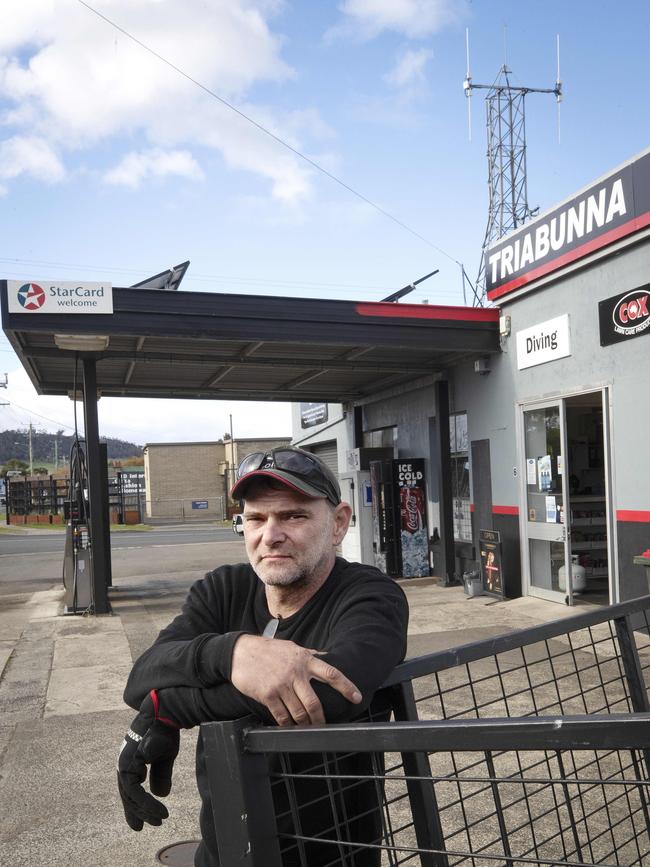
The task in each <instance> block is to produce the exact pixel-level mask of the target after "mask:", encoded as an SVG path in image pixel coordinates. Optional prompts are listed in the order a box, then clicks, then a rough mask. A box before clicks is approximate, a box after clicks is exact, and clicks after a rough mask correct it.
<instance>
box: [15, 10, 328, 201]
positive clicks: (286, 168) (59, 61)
mask: <svg viewBox="0 0 650 867" xmlns="http://www.w3.org/2000/svg"><path fill="white" fill-rule="evenodd" d="M93 5H94V6H95V7H96V8H97V9H98V11H99V12H101V13H103V14H106V16H107V17H108V18H110V19H111V20H112V21H114V22H115V23H116V24H118V25H119V26H120V27H123V28H124V29H125V30H127V31H128V32H129V33H132V34H133V35H134V36H135V37H137V38H138V39H139V40H141V41H142V42H143V43H145V44H146V45H148V46H150V47H151V48H152V49H153V50H155V51H156V52H157V53H158V54H160V55H161V56H162V57H164V58H166V59H167V60H168V61H169V62H170V63H173V64H174V65H176V66H177V67H179V68H180V69H182V70H184V71H185V72H186V73H187V75H189V76H191V77H192V78H193V79H195V80H196V81H198V82H200V83H201V84H203V85H205V87H207V88H209V89H210V90H212V91H214V92H215V93H217V94H219V95H220V96H222V97H224V98H226V99H228V100H229V101H231V102H233V103H234V104H236V105H237V106H238V107H242V108H243V110H245V111H247V113H249V114H251V115H252V116H253V117H254V118H256V119H260V120H261V122H262V123H263V124H264V125H266V126H269V127H270V128H271V129H273V130H274V131H275V132H276V133H277V134H278V135H280V136H284V135H289V136H291V137H292V141H293V143H294V144H295V145H296V146H297V147H300V148H301V149H302V148H303V147H304V146H305V145H304V140H305V139H310V138H311V139H314V138H316V139H320V138H322V137H327V128H326V126H325V125H324V124H323V122H322V120H321V119H320V117H319V115H318V113H317V112H315V111H314V110H312V109H309V108H306V109H304V110H302V111H298V112H295V113H294V114H293V115H292V114H289V115H288V116H287V117H283V116H279V115H278V114H276V113H274V112H272V111H271V110H270V109H266V108H265V107H264V106H260V105H258V104H256V103H254V102H252V103H251V102H248V103H247V100H246V97H247V94H249V93H250V91H251V89H252V88H253V87H254V86H255V85H256V84H259V83H266V84H268V83H275V84H280V83H282V82H284V81H286V80H288V79H290V78H291V77H292V76H293V74H294V73H293V70H292V69H291V68H290V66H289V65H288V64H287V63H286V62H285V61H284V60H283V58H282V56H281V50H282V39H281V37H280V36H278V35H277V34H275V33H274V32H273V31H272V29H271V26H270V22H271V20H272V15H273V14H274V13H275V12H277V10H278V9H279V8H280V7H281V4H280V3H279V2H277V0H211V2H210V3H205V2H204V0H93ZM0 19H1V23H2V26H1V27H0V53H1V54H2V55H4V60H0V101H1V102H0V105H2V106H3V111H0V124H1V125H2V126H4V127H7V128H10V129H12V130H13V132H14V133H15V135H20V136H23V137H29V138H32V139H40V140H42V141H43V140H45V139H47V141H48V142H49V143H50V149H51V151H52V154H56V153H58V154H59V155H60V157H61V156H62V155H68V154H73V153H74V152H75V151H78V150H81V149H90V148H91V147H93V146H95V145H97V144H99V143H104V142H106V141H109V142H110V143H111V144H116V145H117V146H118V147H119V145H120V144H121V142H122V141H123V140H124V139H125V138H128V139H130V142H131V143H130V147H129V149H131V148H132V141H133V137H135V136H137V137H138V138H139V139H140V140H141V141H143V142H144V144H145V147H144V148H142V151H146V150H148V148H147V147H146V145H149V146H150V148H160V149H161V150H167V151H179V150H186V151H187V152H188V156H189V158H190V160H192V159H193V160H195V159H196V158H195V156H194V155H193V154H192V152H191V150H192V149H193V148H195V147H201V146H203V147H205V146H207V147H210V148H214V149H216V150H218V151H219V152H220V153H221V154H222V156H223V158H224V160H225V162H226V163H227V164H228V165H229V166H231V167H232V168H236V169H243V170H246V171H251V172H254V173H256V174H259V175H261V176H263V177H265V178H268V179H270V181H271V184H272V190H273V194H274V195H275V196H276V197H278V198H280V199H286V200H292V199H296V198H300V197H303V196H305V195H306V194H307V191H308V190H309V186H310V181H309V178H310V173H309V171H308V170H307V169H306V168H305V167H304V166H303V165H301V164H300V162H299V160H298V159H297V158H296V157H294V156H292V155H291V154H289V153H288V152H286V151H284V150H283V149H282V147H281V146H280V145H279V144H277V143H274V142H272V141H271V140H270V139H269V138H268V137H267V136H265V135H264V133H262V132H261V131H259V130H256V129H254V128H253V127H252V126H250V124H247V123H246V122H245V121H244V120H243V119H242V118H241V117H239V116H237V115H236V114H235V113H234V112H232V111H230V110H229V109H227V108H226V107H225V106H223V105H222V104H220V103H219V102H217V101H216V100H215V99H214V98H212V97H211V96H210V95H209V94H208V93H206V92H205V91H203V90H201V89H200V88H199V87H197V86H196V85H195V84H193V83H192V82H190V81H188V80H187V79H186V78H184V77H183V76H182V75H180V74H179V73H178V72H177V71H175V70H174V69H171V68H170V67H169V66H168V65H166V64H165V63H163V62H162V61H161V60H160V59H158V58H157V57H154V56H153V55H152V54H151V53H149V52H147V51H146V50H145V49H143V48H142V47H141V46H139V45H137V44H135V43H134V42H133V41H132V40H131V39H129V38H128V37H127V36H125V35H123V34H121V33H119V32H118V31H117V30H116V29H114V28H112V27H111V26H110V25H108V24H107V23H106V22H105V21H102V20H101V19H100V18H98V17H97V16H96V15H94V14H93V13H91V12H89V11H88V10H87V9H85V8H84V7H83V6H82V5H81V4H79V3H70V2H69V3H58V2H55V0H29V2H25V0H2V12H1V13H0ZM150 148H149V149H150ZM125 159H126V160H127V161H128V160H130V161H131V162H130V163H128V165H127V166H126V169H125V171H126V170H128V169H129V168H130V169H131V171H130V174H131V176H132V177H134V176H135V175H137V168H136V166H135V162H134V157H133V156H132V155H129V156H127V157H125ZM154 162H155V161H154ZM154 162H152V161H151V160H149V166H148V168H147V169H146V170H143V169H141V173H140V180H144V179H146V178H147V177H152V176H154V175H156V174H160V173H159V172H156V171H155V169H154ZM52 165H53V166H54V165H55V163H54V162H53V163H52ZM158 165H160V160H158ZM141 166H142V164H141ZM197 168H198V166H197V165H196V163H194V165H192V164H191V163H189V162H188V163H187V165H186V166H185V169H186V170H185V171H183V170H181V171H174V170H170V171H167V172H166V174H176V175H178V174H181V175H184V176H188V177H192V178H196V177H197V171H196V169H197ZM113 171H115V169H114V170H113ZM55 175H56V172H54V171H52V172H51V173H50V179H56V177H55ZM118 176H119V173H118ZM58 177H59V178H60V177H62V173H61V172H59V175H58Z"/></svg>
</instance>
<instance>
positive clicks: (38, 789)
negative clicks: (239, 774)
mask: <svg viewBox="0 0 650 867" xmlns="http://www.w3.org/2000/svg"><path fill="white" fill-rule="evenodd" d="M213 551H214V549H213ZM242 552H243V546H242V545H241V543H240V542H238V541H236V540H234V541H233V542H231V543H224V546H223V552H222V561H223V562H228V561H230V562H232V561H233V560H236V559H242ZM142 553H143V554H144V552H142ZM148 556H149V557H150V556H151V555H150V554H149V555H148ZM193 556H194V558H195V559H194V561H193V562H191V563H190V562H188V567H189V568H187V569H186V570H184V571H183V570H178V571H175V572H173V573H172V574H167V572H163V570H162V569H160V570H158V571H153V569H154V568H155V567H154V565H153V564H152V562H151V560H150V561H149V571H148V572H147V571H146V563H145V561H143V560H140V559H136V560H134V561H132V565H134V566H135V565H137V568H134V569H133V573H134V574H131V575H129V574H126V573H127V572H128V569H127V568H126V564H124V565H123V567H122V568H121V569H120V570H119V580H118V581H117V582H116V583H117V584H118V588H119V589H116V590H114V591H112V592H111V602H112V605H113V614H112V615H110V616H104V617H66V616H63V615H62V609H63V601H62V595H63V594H62V591H61V589H59V588H58V586H56V584H55V585H54V586H53V588H50V589H47V590H42V591H38V592H34V593H27V594H20V593H15V594H10V595H6V596H4V597H0V669H1V674H0V864H2V865H3V867H4V865H6V867H41V865H43V867H76V865H91V867H109V865H110V867H153V865H155V864H156V863H157V862H156V859H155V855H156V852H157V851H158V850H160V849H161V848H163V847H165V846H168V845H169V844H171V843H173V842H176V841H180V840H187V839H191V838H194V837H196V836H197V835H198V805H199V801H198V795H197V793H196V785H195V781H194V773H193V763H194V755H193V753H194V746H195V742H196V732H195V731H188V732H183V733H182V741H181V754H180V756H179V759H178V761H177V764H176V769H175V782H174V786H173V790H172V793H171V795H170V796H169V798H167V799H166V803H167V805H168V808H169V811H170V819H169V820H167V822H166V823H165V824H164V825H163V827H162V828H149V827H145V829H144V830H143V831H142V832H141V833H139V834H136V833H134V832H132V831H130V830H129V829H128V827H127V826H126V824H125V822H124V820H123V814H122V809H121V806H120V803H119V799H118V796H117V792H116V787H115V764H116V757H117V751H118V748H119V746H120V743H121V740H122V736H123V733H124V731H125V729H126V727H127V726H128V724H129V722H130V721H131V719H132V717H133V711H132V710H130V709H129V708H127V707H125V705H124V704H123V703H122V690H123V687H124V682H125V679H126V676H127V673H128V671H129V669H130V667H131V664H132V662H133V659H134V658H136V657H137V656H138V655H139V654H140V653H141V652H142V651H143V650H144V649H145V648H146V647H148V646H149V644H150V643H151V642H152V641H153V639H154V638H155V636H156V634H157V633H158V631H159V629H160V628H162V627H163V626H164V625H165V624H166V623H168V622H169V620H170V619H171V618H172V617H173V615H174V614H175V613H176V612H177V611H178V610H179V608H180V605H181V603H182V599H183V597H184V595H185V592H186V590H187V588H188V586H189V584H190V583H191V582H192V581H193V580H194V579H195V578H197V577H200V575H201V574H202V572H203V571H205V569H204V568H203V564H202V563H200V562H199V558H198V557H197V555H196V552H195V551H194V552H193ZM212 565H217V564H216V563H214V562H213V563H212ZM55 566H56V568H54V569H53V574H56V573H57V570H58V568H60V564H55ZM161 575H162V577H161ZM403 587H404V589H405V591H406V593H407V596H408V598H409V604H410V607H411V626H410V634H409V656H415V655H419V654H421V653H425V652H428V651H430V650H438V649H442V648H445V647H451V646H455V645H458V644H464V643H467V642H468V641H474V640H480V639H481V638H486V637H489V636H494V635H498V634H502V633H504V632H508V631H510V630H512V629H513V628H524V627H527V626H531V625H533V624H536V623H540V622H543V621H547V620H552V619H556V618H558V617H563V616H568V615H570V614H571V613H574V611H575V609H574V611H571V610H570V609H567V608H565V607H564V606H560V605H555V604H553V603H547V602H541V601H538V600H533V599H518V600H512V601H505V602H502V601H498V600H494V599H492V598H490V597H487V596H482V597H474V598H471V599H470V598H467V597H465V596H464V594H463V591H462V588H459V587H453V588H447V589H445V588H442V587H440V586H439V585H438V583H437V582H436V581H435V580H434V579H416V580H413V581H404V582H403Z"/></svg>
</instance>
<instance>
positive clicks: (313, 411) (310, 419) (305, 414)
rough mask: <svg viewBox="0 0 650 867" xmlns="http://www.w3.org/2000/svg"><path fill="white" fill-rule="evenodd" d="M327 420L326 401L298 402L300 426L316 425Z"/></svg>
mask: <svg viewBox="0 0 650 867" xmlns="http://www.w3.org/2000/svg"><path fill="white" fill-rule="evenodd" d="M326 421H327V404H326V403H301V404H300V427H301V428H306V427H316V425H319V424H324V422H326Z"/></svg>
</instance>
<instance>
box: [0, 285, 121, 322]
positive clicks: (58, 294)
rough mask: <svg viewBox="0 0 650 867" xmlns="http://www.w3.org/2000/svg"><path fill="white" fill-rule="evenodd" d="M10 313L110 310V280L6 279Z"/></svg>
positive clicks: (111, 305) (99, 311)
mask: <svg viewBox="0 0 650 867" xmlns="http://www.w3.org/2000/svg"><path fill="white" fill-rule="evenodd" d="M7 307H8V310H9V313H28V314H38V313H112V312H113V286H112V284H111V283H72V282H63V283H56V282H54V281H51V280H40V281H39V282H38V283H29V282H28V283H25V282H23V281H21V280H7Z"/></svg>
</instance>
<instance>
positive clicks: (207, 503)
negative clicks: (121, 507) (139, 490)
mask: <svg viewBox="0 0 650 867" xmlns="http://www.w3.org/2000/svg"><path fill="white" fill-rule="evenodd" d="M147 517H148V518H151V519H153V520H156V519H160V520H174V521H201V520H204V521H205V520H210V521H214V520H217V521H225V520H226V519H227V517H228V515H227V512H226V501H225V498H224V497H223V496H217V497H154V498H152V499H150V500H147Z"/></svg>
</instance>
